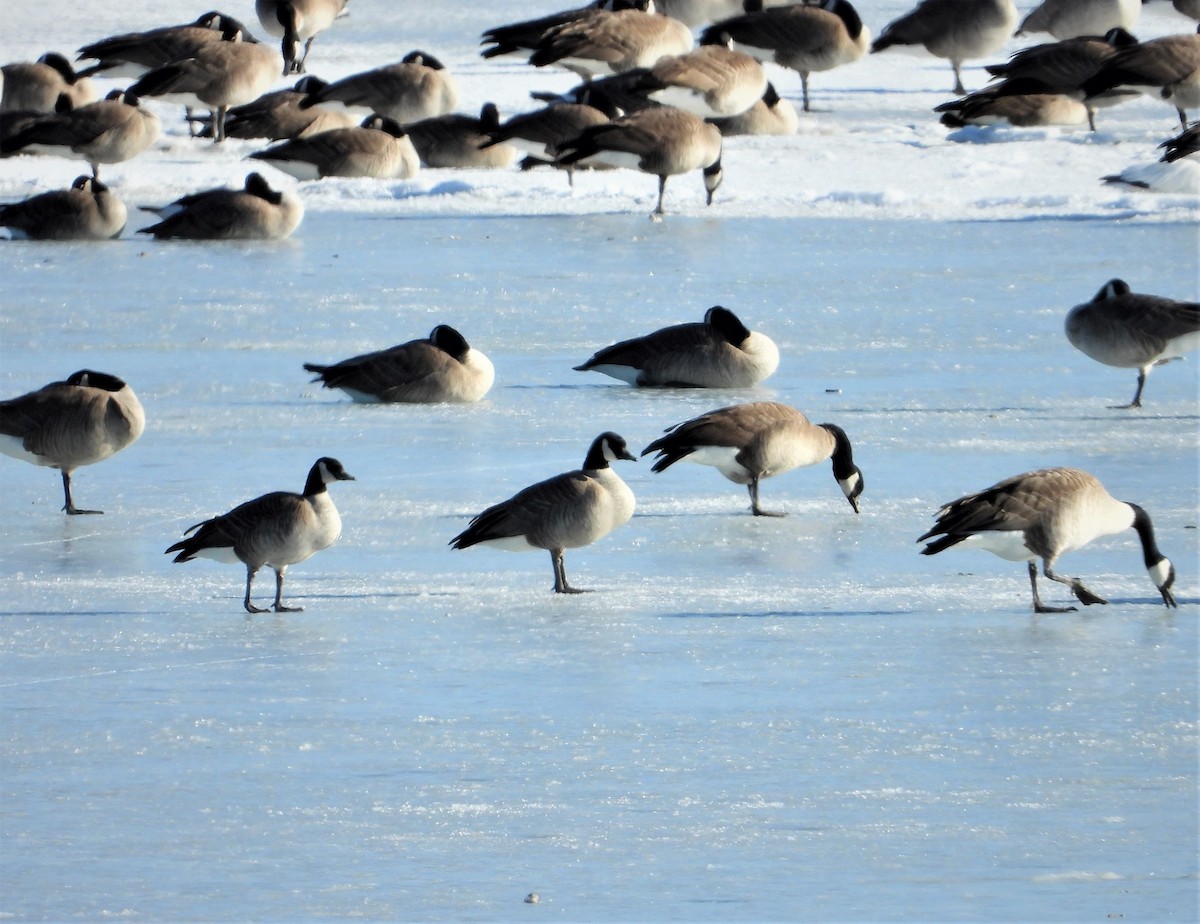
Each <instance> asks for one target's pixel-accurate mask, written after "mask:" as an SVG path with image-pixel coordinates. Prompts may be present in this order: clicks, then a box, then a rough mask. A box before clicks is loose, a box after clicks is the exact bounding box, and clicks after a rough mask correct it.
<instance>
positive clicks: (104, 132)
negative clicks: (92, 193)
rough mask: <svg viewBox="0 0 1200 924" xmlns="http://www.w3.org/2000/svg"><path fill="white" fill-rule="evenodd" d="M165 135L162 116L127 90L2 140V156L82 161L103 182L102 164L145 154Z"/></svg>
mask: <svg viewBox="0 0 1200 924" xmlns="http://www.w3.org/2000/svg"><path fill="white" fill-rule="evenodd" d="M161 131H162V123H161V122H159V120H158V116H156V115H154V113H152V112H149V111H148V110H147V109H146V108H145V107H143V106H142V105H141V104H140V102H139V100H138V98H137V96H135V95H134V94H133V93H131V92H130V91H128V90H124V91H122V90H113V91H111V92H110V93H109V94H108V96H106V97H105V98H104V99H102V100H97V101H96V102H94V103H88V104H87V105H86V106H80V107H79V108H78V109H66V110H64V111H62V112H56V113H54V114H52V115H45V116H41V117H39V118H37V119H35V120H34V121H32V122H30V123H29V124H28V125H27V126H26V127H25V128H22V129H20V130H19V131H17V132H16V133H14V134H12V135H5V137H4V138H3V140H2V141H0V153H3V154H4V155H6V156H7V155H10V154H18V153H27V154H54V155H57V156H59V157H70V158H74V159H76V160H83V161H86V162H87V163H88V165H89V166H90V167H91V168H92V177H93V178H95V179H99V178H100V165H101V164H118V163H121V162H122V161H126V160H129V159H131V158H133V157H136V156H137V155H139V154H141V153H142V152H143V151H144V150H146V148H148V147H150V145H152V144H153V143H154V142H155V141H156V140H157V139H158V136H159V133H160V132H161Z"/></svg>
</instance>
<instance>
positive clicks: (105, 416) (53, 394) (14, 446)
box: [0, 369, 146, 515]
mask: <svg viewBox="0 0 1200 924" xmlns="http://www.w3.org/2000/svg"><path fill="white" fill-rule="evenodd" d="M145 428H146V416H145V413H144V412H143V411H142V405H141V402H140V401H138V399H137V395H135V394H134V393H133V389H132V388H130V387H129V386H128V385H127V384H125V382H123V381H121V379H119V378H117V377H116V376H115V375H109V374H107V373H105V372H95V371H93V370H91V369H80V370H79V371H78V372H75V373H72V374H71V375H69V376H68V377H67V379H66V381H63V382H51V383H50V384H49V385H47V386H46V387H44V388H39V389H38V390H37V391H32V392H30V393H29V394H27V395H21V396H20V397H19V398H10V399H9V400H7V401H0V452H3V453H4V454H5V455H7V456H12V457H13V458H16V459H24V460H25V461H26V462H32V463H33V464H34V465H47V466H49V467H50V468H57V469H59V470H61V471H62V484H63V497H64V500H65V503H64V505H63V510H65V511H66V512H67V513H68V514H72V515H74V514H81V513H103V511H101V510H80V509H79V508H78V507H76V506H75V502H74V501H73V500H72V499H71V473H72V472H74V471H75V469H77V468H79V467H80V466H82V465H92V464H93V463H96V462H102V461H103V460H105V459H107V458H108V457H109V456H111V455H113V454H114V453H117V452H120V451H121V450H122V449H124V448H125V447H126V446H129V445H130V444H132V443H133V442H134V441H135V440H137V438H138V437H139V436H141V435H142V431H143V430H144V429H145Z"/></svg>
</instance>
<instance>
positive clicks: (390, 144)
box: [248, 115, 421, 180]
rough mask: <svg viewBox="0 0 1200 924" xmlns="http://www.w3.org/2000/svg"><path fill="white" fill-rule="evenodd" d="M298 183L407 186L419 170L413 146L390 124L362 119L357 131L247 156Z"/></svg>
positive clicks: (340, 130)
mask: <svg viewBox="0 0 1200 924" xmlns="http://www.w3.org/2000/svg"><path fill="white" fill-rule="evenodd" d="M248 156H249V157H251V158H253V159H255V160H262V161H266V162H267V163H268V164H270V165H271V166H272V167H274V168H275V169H276V170H282V171H283V172H284V173H286V174H288V175H289V176H294V177H295V178H296V179H298V180H316V179H320V178H322V177H327V176H346V177H364V176H367V177H375V178H376V179H387V180H407V179H410V178H411V177H414V176H416V174H417V171H419V170H420V169H421V159H420V158H419V157H418V156H417V151H416V149H415V148H414V147H413V145H412V142H411V141H410V140H409V138H408V136H407V135H406V134H405V132H404V129H403V128H401V127H400V126H399V125H398V124H397V123H396V121H395V120H394V119H389V118H385V117H384V116H377V115H376V116H367V118H366V119H364V120H363V123H362V125H361V126H357V127H355V128H335V129H331V130H329V131H327V132H318V133H317V134H315V135H305V136H303V137H300V138H293V139H292V140H291V141H284V142H282V143H280V144H277V145H275V146H273V147H270V148H267V149H266V150H264V151H255V152H254V153H253V154H250V155H248Z"/></svg>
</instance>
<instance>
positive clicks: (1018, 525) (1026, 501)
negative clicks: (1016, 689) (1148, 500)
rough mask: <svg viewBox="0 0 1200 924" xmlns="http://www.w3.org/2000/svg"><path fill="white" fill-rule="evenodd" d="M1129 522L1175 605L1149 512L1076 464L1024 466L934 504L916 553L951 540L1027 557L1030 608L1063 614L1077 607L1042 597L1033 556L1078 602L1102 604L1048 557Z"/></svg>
mask: <svg viewBox="0 0 1200 924" xmlns="http://www.w3.org/2000/svg"><path fill="white" fill-rule="evenodd" d="M1130 527H1133V529H1135V530H1137V534H1138V538H1139V539H1140V540H1141V543H1142V561H1143V563H1144V564H1145V566H1146V571H1147V572H1148V573H1149V575H1150V580H1151V581H1153V582H1154V586H1155V587H1157V588H1158V592H1159V593H1160V594H1162V599H1163V603H1165V604H1166V605H1167V607H1173V606H1175V605H1176V603H1175V596H1174V594H1172V593H1171V587H1172V585H1173V584H1174V583H1175V567H1174V566H1173V565H1172V564H1171V562H1170V561H1169V560H1168V559H1167V558H1166V557H1165V556H1164V555H1163V554H1162V553H1161V552H1160V551H1159V550H1158V545H1157V544H1156V543H1155V540H1154V527H1153V526H1152V525H1151V523H1150V517H1149V515H1148V514H1147V513H1146V511H1145V510H1143V509H1142V508H1141V507H1139V506H1138V505H1137V504H1129V503H1124V502H1122V501H1118V500H1114V499H1113V497H1112V496H1111V495H1110V494H1109V493H1108V491H1106V490H1105V488H1104V485H1102V484H1101V483H1100V482H1099V480H1098V479H1097V478H1096V477H1095V476H1094V475H1090V474H1088V473H1087V472H1084V471H1081V470H1080V469H1077V468H1047V469H1041V470H1040V471H1036V472H1026V473H1025V474H1023V475H1016V476H1014V477H1012V478H1007V479H1005V480H1004V481H1001V482H999V483H997V484H994V485H992V487H990V488H988V489H987V490H985V491H981V492H979V493H978V494H968V495H967V496H966V497H960V498H959V499H958V500H955V501H951V502H950V503H948V504H946V505H945V506H944V507H942V508H941V509H940V510H939V511H938V514H937V522H936V523H934V525H933V528H932V529H930V530H929V531H928V532H926V533H925V534H924V535H922V536H921V537H920V538H919V539H918V540H917V541H918V542H924V541H925V540H927V539H932V540H933V541H932V542H930V543H929V544H928V545H926V546H925V548H924V549H922V550H921V554H922V555H936V554H937V553H938V552H941V551H944V550H945V549H948V548H952V547H955V546H957V547H959V548H964V549H986V550H987V551H989V552H991V553H992V554H993V555H998V556H999V557H1001V558H1003V559H1005V560H1007V561H1024V562H1028V563H1029V584H1030V587H1031V588H1032V590H1033V611H1034V612H1035V613H1066V612H1071V611H1073V610H1074V609H1075V607H1073V606H1069V607H1053V606H1047V605H1045V604H1043V603H1042V601H1041V597H1040V596H1039V595H1038V587H1037V572H1038V569H1037V560H1038V559H1041V561H1042V573H1043V574H1045V575H1046V577H1048V578H1049V579H1050V580H1052V581H1058V582H1059V583H1060V584H1066V585H1067V586H1068V587H1070V588H1071V592H1072V593H1073V594H1074V595H1075V597H1076V598H1077V599H1078V600H1079V602H1080V603H1082V604H1084V605H1085V606H1090V605H1091V604H1093V603H1107V602H1108V601H1107V600H1105V599H1103V598H1102V597H1099V596H1097V595H1096V594H1095V593H1093V592H1092V591H1090V590H1088V588H1087V587H1085V586H1084V584H1083V582H1082V581H1081V580H1080V579H1079V578H1073V577H1063V576H1061V575H1059V574H1056V573H1055V572H1054V570H1053V569H1054V564H1055V562H1056V561H1057V560H1058V558H1059V556H1060V555H1065V554H1066V553H1067V552H1070V551H1073V550H1075V549H1078V548H1081V547H1083V546H1085V545H1087V544H1088V543H1089V542H1091V541H1092V540H1093V539H1098V538H1099V537H1101V536H1109V535H1112V534H1113V533H1118V532H1121V531H1122V530H1125V529H1129V528H1130Z"/></svg>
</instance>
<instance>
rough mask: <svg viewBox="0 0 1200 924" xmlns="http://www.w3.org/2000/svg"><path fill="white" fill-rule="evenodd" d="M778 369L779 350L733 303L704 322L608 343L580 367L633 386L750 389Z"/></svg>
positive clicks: (710, 311) (711, 313) (710, 312)
mask: <svg viewBox="0 0 1200 924" xmlns="http://www.w3.org/2000/svg"><path fill="white" fill-rule="evenodd" d="M777 368H779V349H778V347H776V346H775V341H773V340H772V339H771V338H770V337H768V336H767V335H766V334H760V333H758V332H756V331H752V330H750V329H749V328H748V327H746V325H745V324H743V323H742V322H741V321H740V320H738V317H737V315H735V314H734V313H733V312H732V311H730V310H729V309H728V308H722V307H721V306H720V305H714V306H713V307H712V308H709V309H708V311H706V312H705V313H704V320H703V321H701V322H699V323H690V324H675V325H673V326H671V327H664V328H662V329H661V330H656V331H655V332H654V333H652V334H647V335H646V336H644V337H634V338H633V339H631V340H623V341H621V342H620V343H615V344H613V345H612V346H609V347H605V348H604V349H602V350H600V351H599V352H597V353H596V354H595V355H594V356H593V357H592V358H591V359H589V360H588V361H587V362H585V363H583V364H582V365H580V366H576V367H575V370H576V371H577V372H587V371H589V370H590V371H595V372H601V373H603V374H604V375H608V376H612V377H613V378H614V379H620V380H621V381H622V382H628V383H629V384H630V385H642V386H649V385H671V386H688V387H694V388H749V387H750V386H752V385H756V384H758V383H759V382H761V381H762V380H763V379H765V378H767V377H768V376H770V375H771V374H772V373H773V372H774V371H775V370H776V369H777Z"/></svg>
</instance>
